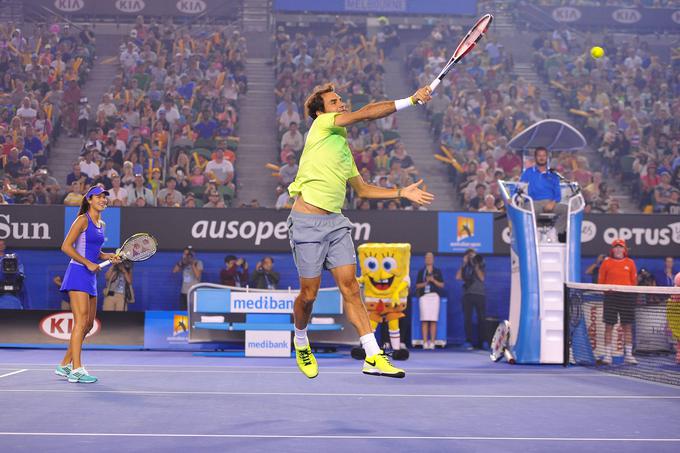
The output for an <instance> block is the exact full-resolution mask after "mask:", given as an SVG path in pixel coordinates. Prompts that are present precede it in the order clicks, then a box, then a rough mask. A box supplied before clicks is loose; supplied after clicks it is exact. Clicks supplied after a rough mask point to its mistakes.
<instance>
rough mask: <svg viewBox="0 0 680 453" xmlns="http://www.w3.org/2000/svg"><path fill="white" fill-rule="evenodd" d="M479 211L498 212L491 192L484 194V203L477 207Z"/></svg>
mask: <svg viewBox="0 0 680 453" xmlns="http://www.w3.org/2000/svg"><path fill="white" fill-rule="evenodd" d="M479 211H480V212H498V206H496V197H494V196H493V195H492V194H490V193H489V194H486V196H485V197H484V205H483V206H481V207H480V208H479Z"/></svg>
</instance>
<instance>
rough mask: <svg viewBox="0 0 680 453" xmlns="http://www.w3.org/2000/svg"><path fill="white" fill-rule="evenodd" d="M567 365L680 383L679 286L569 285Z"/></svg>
mask: <svg viewBox="0 0 680 453" xmlns="http://www.w3.org/2000/svg"><path fill="white" fill-rule="evenodd" d="M564 298H565V336H566V338H565V342H564V344H565V354H564V357H565V362H566V363H565V365H567V364H574V365H581V366H588V367H594V368H596V369H598V370H602V371H605V372H608V373H614V374H619V375H624V376H631V377H636V378H640V379H647V380H651V381H656V382H662V383H666V384H672V385H680V288H676V287H657V286H620V285H596V284H588V283H567V284H565V291H564Z"/></svg>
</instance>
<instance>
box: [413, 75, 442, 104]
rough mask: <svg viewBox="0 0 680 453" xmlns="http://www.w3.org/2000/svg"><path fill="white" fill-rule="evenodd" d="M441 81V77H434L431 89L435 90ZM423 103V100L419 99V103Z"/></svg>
mask: <svg viewBox="0 0 680 453" xmlns="http://www.w3.org/2000/svg"><path fill="white" fill-rule="evenodd" d="M440 83H441V80H440V79H434V80H433V81H432V83H431V84H430V90H432V91H434V89H435V88H437V87H438V86H439V84H440ZM422 104H423V103H422V102H420V101H418V105H422Z"/></svg>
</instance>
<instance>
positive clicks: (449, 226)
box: [437, 212, 493, 253]
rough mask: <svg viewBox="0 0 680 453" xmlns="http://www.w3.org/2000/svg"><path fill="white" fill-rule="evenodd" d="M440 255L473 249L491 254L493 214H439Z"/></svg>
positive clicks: (438, 248)
mask: <svg viewBox="0 0 680 453" xmlns="http://www.w3.org/2000/svg"><path fill="white" fill-rule="evenodd" d="M438 238H439V243H438V247H437V250H438V251H439V252H440V253H463V252H465V250H467V249H470V248H471V249H475V250H476V251H477V252H479V253H492V252H493V214H491V213H477V212H440V213H439V224H438Z"/></svg>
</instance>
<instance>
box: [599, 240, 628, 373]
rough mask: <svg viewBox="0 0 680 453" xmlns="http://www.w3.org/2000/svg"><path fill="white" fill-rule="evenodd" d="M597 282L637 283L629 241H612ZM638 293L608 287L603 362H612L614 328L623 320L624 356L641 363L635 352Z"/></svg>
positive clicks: (608, 363)
mask: <svg viewBox="0 0 680 453" xmlns="http://www.w3.org/2000/svg"><path fill="white" fill-rule="evenodd" d="M597 283H599V284H601V285H603V284H605V285H627V286H635V285H637V269H636V268H635V262H634V261H633V260H632V259H630V258H628V249H627V248H626V241H624V240H623V239H616V240H614V241H613V242H612V249H611V251H610V252H609V257H607V258H605V260H604V261H603V262H602V265H601V266H600V272H599V274H598V278H597ZM636 300H637V294H635V293H620V292H616V291H606V292H605V293H604V304H603V305H604V307H603V315H602V318H603V319H604V324H605V327H604V348H605V355H604V358H603V359H602V363H603V364H605V365H611V363H612V330H613V328H614V325H615V324H616V323H617V321H618V320H619V319H620V320H621V325H622V326H623V335H624V346H623V349H624V360H623V363H625V364H626V365H637V363H638V362H637V360H636V359H635V357H634V356H633V322H634V321H635V302H636Z"/></svg>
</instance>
